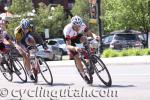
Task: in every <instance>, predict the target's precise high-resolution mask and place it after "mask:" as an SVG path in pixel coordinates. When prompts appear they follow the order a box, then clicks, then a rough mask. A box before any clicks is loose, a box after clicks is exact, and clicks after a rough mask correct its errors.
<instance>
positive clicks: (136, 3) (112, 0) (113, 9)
mask: <svg viewBox="0 0 150 100" xmlns="http://www.w3.org/2000/svg"><path fill="white" fill-rule="evenodd" d="M148 1H149V0H144V1H143V0H103V10H104V16H103V20H104V25H105V31H113V30H117V29H124V28H133V29H137V30H138V29H139V28H140V27H143V28H144V29H148V27H149V28H150V26H149V22H150V16H149V14H148V12H149V8H148Z"/></svg>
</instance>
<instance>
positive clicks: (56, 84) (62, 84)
mask: <svg viewBox="0 0 150 100" xmlns="http://www.w3.org/2000/svg"><path fill="white" fill-rule="evenodd" d="M72 85H74V83H70V84H67V83H54V84H53V85H52V86H72Z"/></svg>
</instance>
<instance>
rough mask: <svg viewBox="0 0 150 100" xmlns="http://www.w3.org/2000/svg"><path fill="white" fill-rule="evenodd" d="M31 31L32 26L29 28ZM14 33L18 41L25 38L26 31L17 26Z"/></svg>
mask: <svg viewBox="0 0 150 100" xmlns="http://www.w3.org/2000/svg"><path fill="white" fill-rule="evenodd" d="M29 32H32V28H29ZM14 35H15V39H16V41H17V42H20V41H21V40H22V39H23V37H24V33H23V31H22V29H21V26H17V27H16V28H15V31H14Z"/></svg>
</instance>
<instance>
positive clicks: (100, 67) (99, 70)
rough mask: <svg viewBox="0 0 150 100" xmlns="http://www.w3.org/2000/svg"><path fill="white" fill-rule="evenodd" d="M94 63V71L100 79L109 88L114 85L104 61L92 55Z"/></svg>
mask: <svg viewBox="0 0 150 100" xmlns="http://www.w3.org/2000/svg"><path fill="white" fill-rule="evenodd" d="M92 61H93V63H94V64H95V66H94V70H95V72H96V74H97V76H98V78H99V79H100V80H101V81H102V82H103V83H104V84H105V85H106V86H108V87H110V86H111V85H112V79H111V76H110V73H109V71H108V69H107V67H106V65H105V64H104V63H103V61H102V60H101V59H100V58H99V57H98V56H96V55H92Z"/></svg>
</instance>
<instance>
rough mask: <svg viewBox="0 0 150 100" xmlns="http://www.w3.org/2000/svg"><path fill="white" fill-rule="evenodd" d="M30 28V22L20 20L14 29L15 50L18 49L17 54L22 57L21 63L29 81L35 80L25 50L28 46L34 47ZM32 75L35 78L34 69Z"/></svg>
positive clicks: (34, 43)
mask: <svg viewBox="0 0 150 100" xmlns="http://www.w3.org/2000/svg"><path fill="white" fill-rule="evenodd" d="M31 32H32V31H31V27H30V22H29V20H28V19H22V20H21V21H20V25H19V26H18V27H16V28H15V31H14V34H15V39H16V43H17V44H18V45H19V46H17V47H16V48H17V49H18V51H19V53H20V54H21V55H22V56H23V63H24V66H25V67H26V69H27V73H28V75H29V77H30V79H31V80H35V78H34V76H33V74H32V73H31V65H30V58H29V57H30V55H29V52H28V50H27V47H28V46H29V45H30V46H35V45H36V42H35V40H34V38H33V36H32V35H31ZM33 71H34V75H35V76H36V75H37V74H35V73H36V69H35V68H34V70H33Z"/></svg>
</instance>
